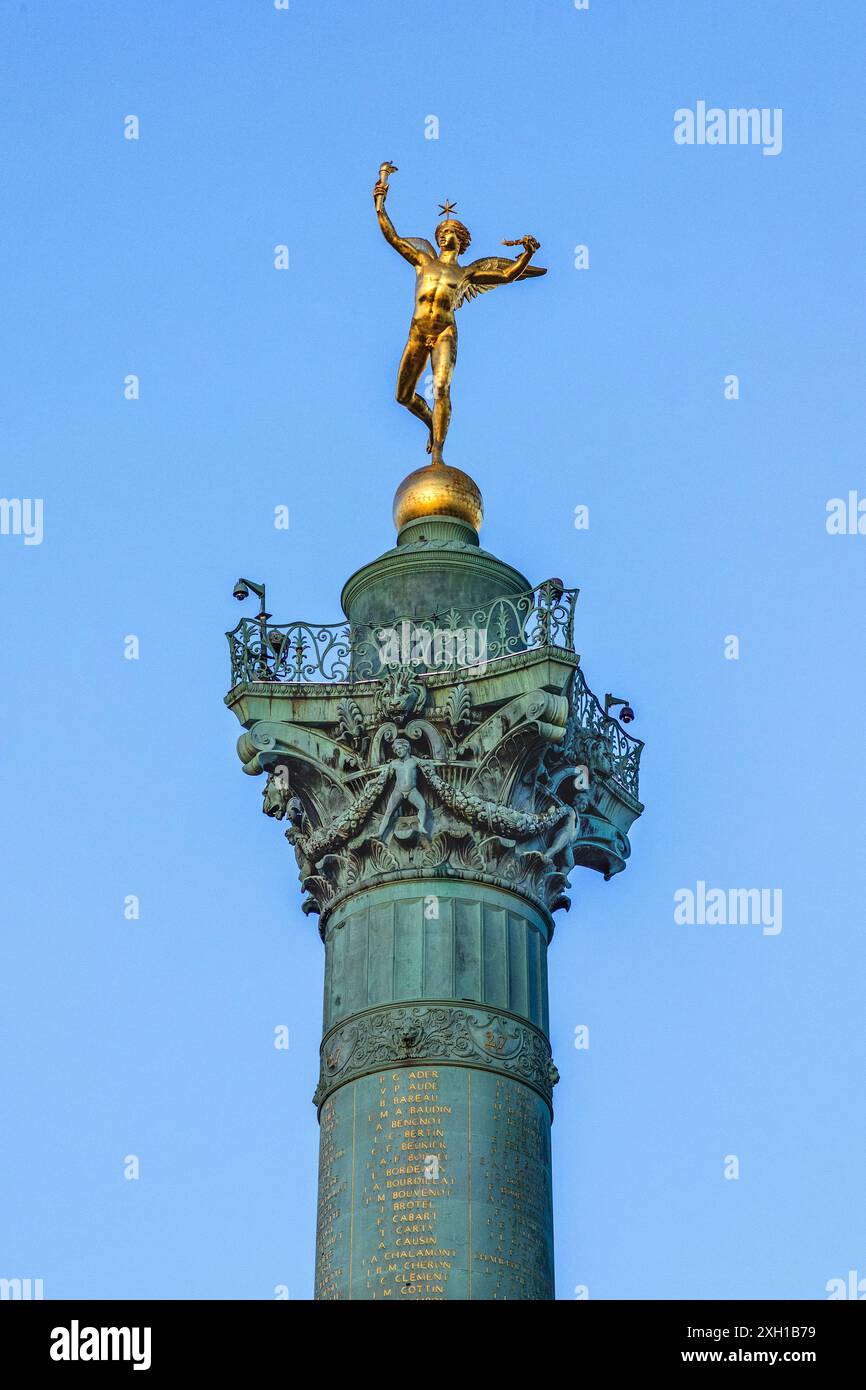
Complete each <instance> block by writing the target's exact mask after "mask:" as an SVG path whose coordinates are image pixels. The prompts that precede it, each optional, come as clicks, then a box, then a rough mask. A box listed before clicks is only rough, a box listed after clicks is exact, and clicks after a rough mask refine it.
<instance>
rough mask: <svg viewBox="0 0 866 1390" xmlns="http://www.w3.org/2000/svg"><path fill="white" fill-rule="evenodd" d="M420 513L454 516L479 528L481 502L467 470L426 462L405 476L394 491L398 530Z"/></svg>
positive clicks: (395, 517)
mask: <svg viewBox="0 0 866 1390" xmlns="http://www.w3.org/2000/svg"><path fill="white" fill-rule="evenodd" d="M422 516H456V517H459V518H460V520H461V521H468V523H469V525H470V526H474V528H475V530H476V531H479V530H480V529H481V519H482V517H483V516H484V504H483V502H482V500H481V493H480V492H479V490H478V487H477V486H476V484H475V483H474V482H473V481H472V479H471V478H470V477H469V474H468V473H461V471H460V469H459V468H449V467H448V464H447V463H428V464H427V466H426V467H425V468H416V469H415V472H414V473H410V474H409V475H408V477H406V478H404V479H403V481H402V483H401V484H400V486H399V487H398V489H397V491H396V492H395V494H394V525H395V526H396V527H397V530H398V531H399V530H400V528H401V527H402V526H405V525H406V523H407V522H409V521H416V520H417V519H418V518H419V517H422Z"/></svg>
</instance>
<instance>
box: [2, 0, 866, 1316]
mask: <svg viewBox="0 0 866 1390" xmlns="http://www.w3.org/2000/svg"><path fill="white" fill-rule="evenodd" d="M864 38H866V16H864V12H863V8H862V6H861V5H859V4H858V3H855V0H835V3H829V0H827V2H826V3H822V0H812V3H809V4H804V5H791V4H790V3H783V2H782V0H778V2H776V0H728V3H726V4H725V5H718V4H713V3H708V2H706V3H705V0H691V3H689V4H688V5H683V4H681V3H673V2H672V0H659V2H658V3H654V4H651V5H649V4H645V3H637V0H633V2H632V3H624V2H623V0H621V2H620V3H613V0H611V3H604V0H591V4H590V8H589V10H588V11H585V12H579V11H576V10H575V9H574V6H573V4H572V3H571V0H473V3H471V4H466V3H463V2H462V0H461V3H455V0H440V3H439V4H437V5H435V6H432V5H431V6H428V7H421V6H415V7H412V6H407V5H405V4H404V3H398V0H376V3H375V4H372V3H370V4H363V5H359V4H356V3H348V0H339V2H335V0H291V7H290V9H289V11H288V12H280V11H276V10H275V9H274V7H273V4H272V2H271V0H244V3H241V0H213V3H211V4H209V5H206V6H205V5H193V4H191V3H188V2H187V3H183V4H181V3H168V0H161V3H147V0H131V3H128V4H123V5H116V4H111V3H108V2H107V0H106V3H94V0H84V3H82V4H79V5H76V6H63V5H60V4H56V3H55V4H49V3H38V2H34V3H29V4H23V3H22V4H15V5H10V6H8V7H6V9H5V10H4V14H3V17H2V42H3V49H4V67H5V70H6V78H5V81H4V83H3V86H2V89H0V130H2V138H3V142H4V145H5V150H4V160H3V163H4V185H5V187H4V195H3V200H2V201H3V220H4V224H5V227H4V235H3V250H2V254H0V279H2V303H3V310H4V312H3V318H4V337H5V339H6V351H5V353H4V369H3V373H2V378H0V396H2V407H0V431H2V459H3V467H2V483H0V492H2V494H3V496H4V497H8V498H15V497H17V498H41V499H43V502H44V537H43V540H42V543H41V544H39V545H25V544H24V540H23V537H21V536H14V535H4V536H0V572H2V576H3V586H2V592H3V600H4V601H3V605H2V609H3V621H4V629H5V631H4V641H3V669H4V679H3V706H4V711H3V713H4V719H3V723H4V728H5V731H6V737H5V738H4V740H3V752H2V774H3V781H4V795H3V799H2V813H0V814H2V842H3V845H4V847H5V849H6V866H5V872H4V893H3V898H4V918H5V921H6V930H5V931H4V938H3V939H4V946H5V950H4V955H5V963H4V967H3V971H2V982H0V992H2V1054H3V1063H4V1072H5V1075H4V1078H3V1080H2V1088H3V1095H4V1109H5V1112H6V1117H5V1121H4V1130H5V1132H6V1133H5V1139H4V1145H3V1149H2V1154H0V1194H2V1195H0V1203H2V1207H3V1216H2V1222H0V1231H2V1235H0V1275H2V1276H4V1277H34V1278H36V1277H40V1278H43V1280H44V1289H45V1296H46V1297H55V1298H60V1297H74V1296H82V1297H119V1298H135V1297H166V1298H193V1297H223V1298H270V1297H272V1296H273V1290H274V1287H275V1286H276V1285H286V1286H287V1287H288V1289H289V1291H290V1293H291V1296H292V1297H295V1298H306V1297H308V1296H309V1294H310V1291H311V1286H312V1259H313V1239H314V1220H315V1215H314V1199H315V1182H316V1154H317V1129H316V1122H315V1112H314V1110H313V1107H312V1105H311V1104H310V1096H311V1094H312V1090H313V1087H314V1084H315V1080H316V1054H317V1047H318V1041H319V1029H320V1008H321V1005H320V992H321V972H322V948H321V943H320V941H319V939H318V936H317V933H316V928H315V924H314V919H312V920H309V919H306V918H304V917H303V916H302V915H301V913H300V895H299V892H298V889H297V883H296V869H295V865H294V861H293V858H292V856H291V851H290V850H289V849H288V848H287V846H286V844H285V841H284V840H283V838H282V835H281V833H280V830H279V828H278V827H277V826H276V825H275V824H274V823H272V822H270V821H267V820H265V819H264V818H263V817H262V816H261V815H260V814H259V806H260V797H259V791H260V787H259V784H258V783H256V782H253V781H252V780H251V779H248V778H246V777H244V776H243V774H242V772H241V769H240V764H239V762H238V760H237V758H236V755H235V752H234V743H235V739H236V736H237V733H238V728H237V726H236V724H235V721H234V719H233V717H232V716H231V715H230V714H229V713H228V712H227V710H226V709H225V707H224V705H223V703H222V697H223V694H224V692H225V690H226V688H227V685H228V662H227V655H228V654H227V648H226V644H225V639H224V637H223V632H224V631H225V629H226V628H228V627H230V626H233V625H234V623H235V622H236V621H237V618H238V615H239V611H240V610H239V608H238V605H237V604H235V602H234V601H233V599H232V596H231V590H232V586H233V584H234V581H235V579H236V578H237V576H238V575H239V574H244V575H248V576H249V577H251V578H253V579H260V578H265V579H266V580H267V583H268V600H269V607H270V608H271V610H272V611H273V613H274V614H275V617H276V618H277V619H279V620H289V619H293V618H300V617H303V618H310V619H314V620H321V621H335V620H336V619H338V618H339V616H340V614H339V592H340V588H341V585H342V583H343V581H344V580H345V578H346V577H347V576H348V574H349V573H350V572H351V571H352V570H353V569H355V568H357V567H358V566H359V565H360V564H362V563H364V562H365V561H366V560H368V559H370V558H372V556H374V555H376V554H378V553H380V552H381V551H382V550H384V549H386V548H387V547H388V546H389V545H390V544H391V543H392V536H393V530H392V526H391V522H390V504H391V498H392V495H393V491H394V488H395V486H396V484H397V482H398V481H399V480H400V479H401V478H402V477H403V476H404V474H405V473H406V472H408V471H409V470H410V469H411V468H413V467H416V466H417V465H418V464H419V463H421V462H423V461H424V458H425V456H424V454H423V432H422V430H421V427H420V426H419V424H418V422H417V421H415V420H413V419H411V418H410V416H409V415H408V414H407V413H406V412H404V411H401V410H400V409H399V408H398V407H397V405H396V404H395V403H394V399H393V388H394V379H395V375H396V368H397V362H398V360H399V355H400V351H401V349H402V345H403V341H404V337H405V329H406V326H407V324H408V318H409V312H410V307H411V298H410V296H411V294H412V272H411V270H410V268H409V267H408V266H407V265H406V264H405V263H404V262H402V261H401V260H400V259H399V258H398V257H397V256H395V255H394V253H393V252H392V251H391V250H390V248H388V247H387V246H386V245H385V243H384V242H383V241H382V239H381V237H380V235H379V232H378V229H377V227H376V223H375V219H374V214H373V206H372V198H371V190H372V185H373V183H374V181H375V177H376V172H377V169H378V166H379V164H380V163H381V162H382V161H383V160H385V159H391V160H393V161H394V163H395V164H397V165H398V166H399V172H398V173H397V174H396V175H394V176H393V179H392V193H391V196H390V199H389V205H388V206H389V211H390V212H391V214H392V216H393V218H394V221H395V223H396V225H397V227H398V229H399V230H401V231H402V232H404V233H406V234H408V235H415V236H428V237H429V236H430V235H431V232H432V230H433V227H434V225H435V222H436V218H437V206H438V204H439V203H440V202H441V201H442V200H443V199H445V198H446V197H447V198H450V199H452V200H454V201H456V203H457V215H458V216H459V217H461V218H462V219H463V220H464V221H465V222H466V223H467V224H468V225H469V227H470V229H471V231H472V234H473V247H472V254H473V255H484V254H491V253H495V252H496V251H497V248H498V244H499V242H500V241H501V240H502V238H503V237H518V236H521V235H523V234H524V233H527V232H529V233H533V234H534V235H535V236H537V237H538V238H539V240H540V241H541V243H542V249H541V251H540V253H539V255H538V260H539V262H540V263H541V264H543V265H546V266H548V268H549V274H548V275H547V277H546V278H545V279H544V280H541V281H537V282H534V283H531V284H522V285H518V286H514V287H510V288H507V289H504V290H501V291H498V292H497V293H495V294H490V295H485V296H484V297H483V298H482V299H480V300H477V301H475V302H474V303H472V304H471V305H469V306H468V307H467V308H466V309H465V310H464V311H463V313H462V316H461V319H460V325H459V326H460V335H461V337H460V358H459V361H458V364H457V372H456V377H455V387H454V420H453V425H452V429H451V434H450V435H449V440H448V448H447V451H446V458H447V459H448V461H449V462H450V463H452V464H455V465H457V466H459V467H461V468H464V469H466V470H467V471H469V472H470V473H471V474H472V475H473V476H474V477H475V478H476V480H477V481H478V483H479V485H480V486H481V488H482V490H483V492H484V496H485V502H486V513H487V520H486V523H485V528H484V533H483V542H484V544H485V545H486V546H487V547H488V548H489V549H491V550H494V551H495V552H496V553H497V554H499V555H501V556H503V557H504V558H505V559H507V560H509V561H511V562H512V563H514V564H515V565H517V566H518V568H520V569H521V570H523V571H524V572H525V573H527V574H529V575H530V576H531V577H532V579H533V580H541V579H544V578H546V577H547V576H549V575H560V576H562V577H563V578H564V579H565V580H566V582H567V583H569V584H576V585H579V586H580V588H581V591H582V592H581V597H580V601H579V610H578V621H577V627H576V634H577V646H578V649H579V651H580V652H581V654H582V658H583V665H584V669H585V671H586V674H587V678H588V679H589V681H590V684H591V685H592V686H593V688H594V689H595V690H596V691H597V692H598V693H599V694H603V693H604V691H605V690H614V691H616V692H617V693H619V694H623V695H625V696H627V697H629V698H630V700H631V701H632V703H633V704H634V706H635V708H636V710H637V721H636V723H635V724H634V725H633V726H632V728H633V731H634V732H635V733H636V734H638V735H639V736H640V737H641V738H643V739H644V740H645V741H646V745H647V747H646V752H645V755H644V767H643V778H642V795H643V797H644V800H645V802H646V805H647V810H646V813H645V815H644V816H643V818H642V819H641V821H640V822H639V823H638V825H637V826H636V827H635V830H634V833H633V836H632V844H633V855H632V860H631V863H630V866H629V868H628V870H627V871H626V873H624V874H622V875H620V876H619V877H617V878H616V879H615V880H614V881H612V882H611V883H608V884H605V883H604V882H602V880H601V879H600V878H599V877H598V876H597V875H594V874H592V873H590V872H588V871H587V872H583V873H576V874H575V876H574V882H573V887H574V892H573V899H574V907H573V909H572V911H571V913H570V914H569V915H567V916H564V915H560V916H559V918H558V926H557V932H556V937H555V940H554V943H553V946H552V950H551V959H550V966H551V1018H552V1037H553V1045H554V1053H555V1056H556V1059H557V1063H558V1066H559V1069H560V1071H561V1073H562V1082H561V1084H560V1086H559V1087H558V1089H557V1114H556V1121H555V1124H554V1163H555V1169H554V1184H555V1212H556V1239H557V1274H558V1295H559V1297H560V1298H570V1297H572V1296H573V1292H574V1289H575V1287H576V1286H578V1285H586V1286H588V1288H589V1293H590V1297H591V1298H675V1297H695V1298H710V1297H721V1298H733V1297H746V1298H762V1297H774V1298H822V1297H825V1296H826V1295H825V1292H824V1290H825V1285H826V1283H827V1281H828V1280H829V1279H832V1278H836V1277H845V1276H846V1275H847V1272H848V1271H849V1270H850V1269H857V1270H858V1271H859V1273H860V1277H866V1217H864V1207H863V1200H862V1187H863V1183H862V1174H863V1165H864V1145H866V1128H864V1117H863V1102H862V1077H863V1071H864V1061H866V1058H864V1051H866V1047H864V1038H866V1034H864V1025H863V1004H862V994H863V974H864V972H863V966H864V946H863V899H864V890H866V882H864V867H863V852H862V844H863V835H864V811H863V803H864V798H863V786H862V779H863V766H864V757H863V753H864V749H863V733H862V718H861V709H860V705H861V701H862V689H863V678H864V656H863V620H862V611H863V595H864V585H863V571H864V561H866V536H860V535H852V536H830V535H828V533H827V529H826V525H825V517H826V505H827V502H828V500H829V499H831V498H834V497H847V494H848V492H849V490H852V489H854V490H856V489H859V490H860V495H862V496H866V474H864V468H863V438H864V390H863V363H864V354H863V348H864V341H863V340H864V329H863V309H862V305H863V300H864V294H863V291H864V275H863V269H862V264H863V249H862V226H863V212H864V206H863V192H862V62H863V43H864ZM699 100H705V101H706V102H707V103H708V105H710V106H713V105H716V106H720V107H722V108H728V107H739V106H747V107H749V106H756V107H758V108H765V107H766V108H771V109H775V108H781V109H782V111H783V115H784V119H783V132H784V135H783V148H782V151H781V153H780V154H778V155H777V156H775V157H766V156H764V155H763V154H762V151H761V149H760V148H759V147H755V146H748V147H742V146H725V147H711V146H706V145H705V146H691V147H687V146H681V145H678V144H676V143H675V142H674V139H673V130H674V112H675V111H676V110H677V109H679V108H682V107H692V108H694V107H695V105H696V103H697V102H698V101H699ZM129 114H135V115H137V116H138V117H139V119H140V139H139V140H138V141H130V140H126V139H124V137H123V123H124V118H125V117H126V116H127V115H129ZM430 115H435V116H436V117H437V118H438V121H439V138H438V139H436V140H431V139H426V138H425V119H426V118H427V117H428V116H430ZM426 128H427V129H429V125H428V126H427V127H426ZM278 244H286V245H287V246H288V247H289V251H290V268H289V270H288V271H284V272H281V271H276V270H275V269H274V268H273V256H274V247H275V246H276V245H278ZM577 245H586V246H588V248H589V256H590V266H589V269H588V270H584V271H578V270H576V269H575V268H574V248H575V246H577ZM130 373H135V374H137V375H138V376H139V377H140V382H141V388H140V399H139V400H137V401H128V400H126V399H124V393H123V383H124V378H125V377H126V376H127V375H128V374H130ZM732 373H733V374H736V375H737V376H738V377H739V381H740V397H739V399H738V400H726V399H725V395H724V390H723V383H724V379H725V377H726V376H728V375H729V374H732ZM281 504H282V505H286V506H288V507H289V509H290V515H291V524H290V527H289V529H288V531H278V530H275V528H274V526H273V514H274V507H276V506H278V505H281ZM579 505H585V506H588V507H589V509H590V512H589V514H590V527H589V529H588V530H585V531H578V530H576V529H575V527H574V510H575V507H576V506H579ZM129 634H134V635H136V636H137V637H138V638H139V641H140V658H139V659H138V660H137V661H129V660H126V659H124V638H125V637H126V636H127V635H129ZM730 634H734V635H736V636H738V638H739V642H740V656H739V660H735V661H732V660H726V659H725V657H724V651H723V648H724V641H725V638H726V636H728V635H730ZM699 880H703V881H705V882H706V883H707V884H708V885H711V886H720V887H723V888H730V887H758V888H779V889H781V890H782V893H783V902H784V915H783V927H782V930H781V932H779V933H778V934H777V935H775V936H770V935H765V934H763V933H762V931H761V928H760V926H728V927H720V926H706V925H704V926H701V925H695V926H681V925H677V924H676V923H675V922H674V917H673V895H674V893H675V892H676V891H677V889H679V888H683V887H692V888H694V886H695V885H696V883H697V882H698V881H699ZM129 894H136V895H138V896H139V898H140V902H141V917H140V920H139V921H137V922H130V921H127V920H125V918H124V914H123V905H124V899H125V897H126V896H127V895H129ZM281 1024H284V1025H286V1026H287V1027H288V1028H289V1030H290V1037H291V1046H290V1048H289V1049H288V1051H285V1052H284V1051H277V1050H275V1048H274V1046H273V1035H274V1028H275V1027H277V1026H278V1025H281ZM580 1024H585V1025H588V1027H589V1029H590V1047H589V1049H588V1050H587V1051H578V1050H576V1049H575V1048H574V1046H573V1036H574V1029H575V1027H576V1026H577V1025H580ZM128 1154H135V1155H137V1156H138V1157H139V1160H140V1165H141V1175H140V1178H139V1180H138V1181H134V1182H131V1181H127V1180H126V1179H125V1178H124V1158H125V1156H126V1155H128ZM732 1154H733V1155H736V1156H737V1157H738V1159H739V1163H740V1177H739V1179H737V1180H735V1181H732V1180H726V1179H725V1177H724V1164H725V1156H726V1155H732Z"/></svg>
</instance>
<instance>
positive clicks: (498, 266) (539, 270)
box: [457, 256, 547, 309]
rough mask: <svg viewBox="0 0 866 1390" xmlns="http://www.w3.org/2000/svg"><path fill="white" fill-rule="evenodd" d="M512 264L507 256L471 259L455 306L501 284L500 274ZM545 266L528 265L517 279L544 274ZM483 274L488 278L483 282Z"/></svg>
mask: <svg viewBox="0 0 866 1390" xmlns="http://www.w3.org/2000/svg"><path fill="white" fill-rule="evenodd" d="M513 265H514V262H513V261H510V260H509V259H508V257H507V256H485V257H484V258H483V259H482V260H480V261H471V262H470V264H469V265H467V266H466V267H465V270H466V280H465V281H464V284H463V291H462V294H461V296H460V299H459V301H458V303H457V308H458V309H459V308H461V307H462V306H463V305H464V304H466V303H467V302H468V300H470V299H474V298H475V296H476V295H477V294H486V293H487V291H488V290H492V289H494V288H495V287H496V286H497V285H501V284H502V275H503V273H504V272H505V271H506V270H510V269H511V267H512V266H513ZM546 274H547V267H546V266H540V265H528V266H527V267H526V269H525V270H524V272H523V274H522V275H518V277H517V278H518V280H531V279H533V277H534V276H536V275H546ZM485 275H489V277H490V279H489V281H488V283H487V284H485V283H484V277H485Z"/></svg>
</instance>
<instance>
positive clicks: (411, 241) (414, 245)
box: [373, 162, 436, 266]
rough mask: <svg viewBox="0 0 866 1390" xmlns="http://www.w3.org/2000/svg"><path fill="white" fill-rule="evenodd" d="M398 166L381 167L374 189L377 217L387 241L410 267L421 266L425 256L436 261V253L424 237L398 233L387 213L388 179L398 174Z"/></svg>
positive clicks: (387, 165)
mask: <svg viewBox="0 0 866 1390" xmlns="http://www.w3.org/2000/svg"><path fill="white" fill-rule="evenodd" d="M396 172H397V166H396V164H389V163H387V162H386V163H385V164H381V165H380V166H379V178H378V181H377V183H376V186H375V188H374V189H373V202H374V205H375V208H376V216H377V217H378V219H379V226H380V227H381V229H382V235H383V237H384V238H385V240H386V241H387V242H388V243H389V244H390V245H391V246H393V247H394V250H395V251H399V252H400V255H401V256H403V257H405V259H406V260H407V261H408V262H409V263H410V265H415V266H417V265H420V264H421V262H422V260H423V259H424V257H425V256H429V257H432V258H433V260H435V259H436V252H435V251H434V249H433V247H432V246H431V245H430V243H429V241H425V240H424V238H423V237H404V236H400V234H399V232H397V230H396V228H395V226H394V223H393V222H392V221H391V219H390V217H389V216H388V214H387V212H386V211H385V199H386V198H387V196H388V179H389V177H390V175H391V174H396Z"/></svg>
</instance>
